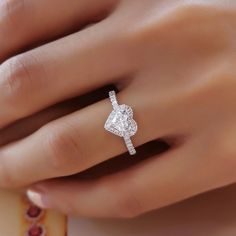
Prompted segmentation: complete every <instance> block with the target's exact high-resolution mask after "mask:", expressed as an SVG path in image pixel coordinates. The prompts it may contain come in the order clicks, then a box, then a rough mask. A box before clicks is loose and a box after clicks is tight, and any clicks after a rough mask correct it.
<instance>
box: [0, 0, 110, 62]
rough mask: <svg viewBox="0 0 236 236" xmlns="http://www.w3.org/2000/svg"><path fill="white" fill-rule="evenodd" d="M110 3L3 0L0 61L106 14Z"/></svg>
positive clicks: (1, 8)
mask: <svg viewBox="0 0 236 236" xmlns="http://www.w3.org/2000/svg"><path fill="white" fill-rule="evenodd" d="M112 5H114V1H113V0H101V1H94V0H86V1H83V0H82V1H69V2H68V1H67V0H59V1H58V0H49V1H48V0H41V1H37V0H2V1H0V43H1V51H0V61H1V60H3V59H5V58H6V57H9V55H12V54H13V53H16V52H18V51H21V50H23V49H25V48H26V47H29V46H34V45H37V44H39V43H41V42H45V41H48V40H51V39H53V38H57V37H59V36H61V35H65V34H68V33H70V32H73V31H77V30H79V29H80V28H81V27H82V26H84V25H86V24H87V23H92V22H93V21H96V20H99V19H101V18H102V17H105V14H108V12H109V11H110V9H111V8H112ZM55 9H56V10H55Z"/></svg>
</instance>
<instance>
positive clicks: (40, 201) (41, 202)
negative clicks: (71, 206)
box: [27, 190, 49, 209]
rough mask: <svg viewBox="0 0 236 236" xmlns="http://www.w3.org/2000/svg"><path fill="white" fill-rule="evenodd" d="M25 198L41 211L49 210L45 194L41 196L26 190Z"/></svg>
mask: <svg viewBox="0 0 236 236" xmlns="http://www.w3.org/2000/svg"><path fill="white" fill-rule="evenodd" d="M27 196H28V198H29V200H30V201H32V202H33V203H34V204H35V205H36V206H38V207H40V208H43V209H45V208H49V204H48V199H47V197H46V196H45V194H41V193H38V192H35V191H33V190H28V191H27Z"/></svg>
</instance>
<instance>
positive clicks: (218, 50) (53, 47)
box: [0, 0, 236, 218]
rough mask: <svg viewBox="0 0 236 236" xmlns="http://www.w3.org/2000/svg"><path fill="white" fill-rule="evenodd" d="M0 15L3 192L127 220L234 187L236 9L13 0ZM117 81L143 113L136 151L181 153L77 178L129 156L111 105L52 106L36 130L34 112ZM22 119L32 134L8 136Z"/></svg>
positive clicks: (178, 0)
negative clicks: (22, 190)
mask: <svg viewBox="0 0 236 236" xmlns="http://www.w3.org/2000/svg"><path fill="white" fill-rule="evenodd" d="M55 7H56V8H57V11H55ZM0 12H1V14H0V15H1V21H0V43H1V45H3V47H1V51H0V54H1V56H0V57H1V60H2V61H3V63H2V64H1V66H0V94H1V96H0V107H1V110H0V127H2V132H1V134H0V136H1V139H2V140H5V139H6V141H2V144H3V145H2V147H1V148H0V186H1V187H3V188H18V187H26V188H27V189H28V196H29V197H30V199H31V200H32V201H33V202H34V203H35V204H37V205H39V206H41V207H43V208H53V209H57V210H60V211H62V212H64V213H67V214H75V215H79V216H90V217H122V218H127V217H135V216H138V215H140V214H143V213H145V212H147V211H151V210H154V209H157V208H160V207H163V206H166V205H169V204H172V203H174V202H177V201H180V200H183V199H186V198H189V197H191V196H194V195H197V194H200V193H202V192H205V191H209V190H212V189H215V188H219V187H222V186H226V185H229V184H231V183H235V180H236V174H235V166H236V158H235V154H236V146H235V142H234V140H235V134H236V124H235V119H236V110H235V99H236V80H235V77H236V69H235V65H234V61H235V59H236V54H235V49H236V48H235V47H236V45H235V38H236V30H235V29H236V4H235V1H233V0H232V1H230V0H229V1H216V0H214V1H212V0H211V1H210V0H209V1H207V0H205V1H200V0H194V1H190V0H189V1H188V0H185V1H184V0H172V1H171V0H163V1H161V0H159V1H156V0H148V1H144V0H138V1H136V0H128V1H127V0H123V1H122V0H102V1H94V0H81V1H71V4H68V1H67V0H59V1H58V0H57V1H56V0H41V1H37V0H25V1H21V0H11V1H10V0H4V1H1V3H0ZM42 12H43V15H42ZM19 22H21V24H19ZM109 84H114V85H115V86H117V87H118V88H119V90H120V91H119V94H118V100H119V102H120V103H125V104H128V105H130V106H131V107H132V108H133V109H134V112H135V120H136V121H137V123H138V125H139V131H138V133H137V134H136V136H134V137H133V142H134V144H135V146H136V147H138V146H142V145H144V144H146V143H148V142H150V141H153V140H159V139H163V140H165V141H166V142H169V145H170V147H169V148H168V150H166V151H163V152H162V153H161V154H160V153H158V154H156V155H152V156H151V157H149V158H146V159H143V160H142V161H140V162H138V163H136V164H135V165H130V166H129V167H128V168H124V169H122V170H119V171H115V172H113V173H110V174H108V175H104V176H100V177H97V178H82V177H81V176H80V175H76V176H73V175H75V174H78V173H84V171H85V170H88V169H91V168H92V167H94V166H97V165H98V164H101V163H103V162H105V161H108V160H111V159H112V158H114V157H116V156H119V155H122V154H124V153H125V152H126V151H127V150H126V147H125V145H124V143H123V140H122V139H121V138H119V137H117V136H114V135H113V134H111V133H109V132H107V131H105V130H104V128H103V126H104V122H105V121H106V119H107V117H108V115H109V113H110V112H111V110H112V108H111V104H110V101H109V100H108V99H107V98H106V99H98V101H96V102H92V103H91V104H90V105H86V106H85V107H83V108H78V109H77V108H75V107H74V108H75V109H72V110H71V109H70V105H67V106H66V107H67V108H66V110H67V112H66V114H65V112H62V111H65V110H63V109H62V110H61V111H60V112H59V113H56V114H55V110H53V109H52V108H48V112H49V113H50V114H51V115H52V116H49V117H47V118H45V116H40V117H41V118H40V122H39V123H40V124H39V125H38V126H35V127H29V125H30V124H32V123H33V124H35V123H34V121H35V116H32V115H33V114H35V113H36V112H39V113H38V114H42V113H40V112H42V110H43V109H45V108H47V107H51V106H53V105H55V104H57V103H58V102H63V101H65V100H67V99H70V98H73V97H79V98H80V96H81V95H84V94H87V93H89V92H91V91H94V90H97V89H100V88H101V87H103V86H106V85H109ZM105 91H106V92H105V94H107V93H108V90H105ZM79 98H78V99H79ZM58 107H59V110H60V107H61V105H58ZM16 108H17V109H16ZM72 111H73V112H72ZM49 113H48V114H49ZM54 114H55V115H54ZM43 117H44V118H43ZM50 117H51V118H50ZM55 118H57V119H55ZM19 119H20V120H21V122H23V123H20V124H21V125H18V126H15V127H14V126H13V127H12V128H10V129H11V130H13V131H12V135H13V136H14V134H15V130H18V129H19V126H20V127H21V128H22V127H23V128H24V127H26V128H25V129H28V132H25V133H24V134H23V133H20V134H19V135H18V136H17V137H10V138H9V137H7V138H6V135H7V134H8V136H9V132H6V127H9V125H10V126H11V125H12V124H13V123H14V122H16V121H18V120H19ZM26 120H27V122H26ZM17 127H18V128H17ZM27 127H28V128H27ZM4 130H5V132H4ZM10 136H11V135H10ZM170 140H171V141H170ZM146 151H147V152H148V150H146ZM127 158H129V157H128V156H127Z"/></svg>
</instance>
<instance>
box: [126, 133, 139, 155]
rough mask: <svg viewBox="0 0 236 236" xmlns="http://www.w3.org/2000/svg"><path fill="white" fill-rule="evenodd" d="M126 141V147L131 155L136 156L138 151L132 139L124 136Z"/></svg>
mask: <svg viewBox="0 0 236 236" xmlns="http://www.w3.org/2000/svg"><path fill="white" fill-rule="evenodd" d="M124 141H125V145H126V147H127V149H128V151H129V154H130V155H131V156H133V155H135V154H136V150H135V147H134V145H133V143H132V141H131V138H130V137H129V136H124Z"/></svg>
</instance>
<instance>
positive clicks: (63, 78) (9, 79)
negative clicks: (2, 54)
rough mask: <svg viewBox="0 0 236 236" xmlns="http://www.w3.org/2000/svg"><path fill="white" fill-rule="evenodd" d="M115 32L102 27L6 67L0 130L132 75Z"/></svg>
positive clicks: (0, 81)
mask: <svg viewBox="0 0 236 236" xmlns="http://www.w3.org/2000/svg"><path fill="white" fill-rule="evenodd" d="M112 31H113V29H111V27H110V24H109V22H108V21H106V22H101V23H99V24H96V25H95V26H92V27H90V28H87V29H85V30H83V31H81V32H80V33H76V34H73V35H70V36H68V37H66V38H63V39H60V40H58V41H56V42H53V43H50V44H48V45H45V46H42V47H41V48H37V49H35V50H33V51H30V52H27V53H24V54H22V55H19V56H16V57H14V58H11V59H9V60H8V61H6V62H5V63H3V64H2V65H1V66H0V94H1V98H0V106H1V108H2V109H1V111H0V126H4V125H6V124H9V123H10V122H13V121H15V120H17V119H20V118H23V117H25V116H28V115H31V114H32V113H34V112H37V111H39V110H41V109H44V108H45V107H47V106H50V105H53V104H55V103H57V102H60V101H63V100H65V99H68V98H71V97H75V96H79V95H81V94H84V93H86V92H88V91H92V90H94V89H96V88H100V87H101V86H103V85H107V84H109V83H112V82H114V80H117V78H121V77H123V76H126V75H127V74H128V73H130V70H133V68H132V65H131V63H128V60H129V58H128V56H127V55H126V53H125V51H124V50H123V49H124V45H123V43H122V42H121V41H122V40H120V39H118V37H116V34H115V33H114V34H113V32H112ZM114 55H115V57H114ZM108 65H109V66H108ZM16 107H17V109H16Z"/></svg>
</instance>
